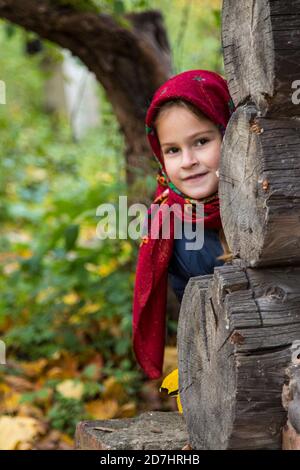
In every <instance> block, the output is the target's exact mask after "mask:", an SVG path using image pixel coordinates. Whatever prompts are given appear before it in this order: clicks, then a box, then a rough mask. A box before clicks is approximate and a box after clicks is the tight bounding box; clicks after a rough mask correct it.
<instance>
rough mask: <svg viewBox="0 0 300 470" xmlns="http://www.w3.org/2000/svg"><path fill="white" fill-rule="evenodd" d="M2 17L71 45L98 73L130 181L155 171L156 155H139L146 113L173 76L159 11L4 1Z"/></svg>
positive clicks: (144, 150)
mask: <svg viewBox="0 0 300 470" xmlns="http://www.w3.org/2000/svg"><path fill="white" fill-rule="evenodd" d="M139 3H141V4H143V5H147V2H145V1H144V2H141V1H140V2H139ZM108 5H109V6H110V8H112V7H113V9H112V13H111V14H108V13H107V11H109V9H108ZM0 17H2V18H5V19H7V20H9V21H11V22H12V23H16V24H18V25H20V26H22V27H24V28H25V29H27V30H30V31H33V32H35V33H37V34H38V35H39V36H40V37H41V38H45V39H48V40H50V41H53V42H55V43H57V44H58V45H60V46H61V47H64V48H67V49H69V50H70V51H71V52H72V53H73V54H74V55H76V56H78V57H79V58H80V59H81V60H82V62H83V63H85V64H86V65H87V67H88V68H89V69H90V70H91V71H93V72H94V73H95V75H96V77H97V79H98V81H99V82H100V83H101V85H102V86H103V88H104V89H105V91H106V94H107V97H108V99H109V101H110V102H111V104H112V107H113V110H114V112H115V114H116V117H117V119H118V122H119V125H120V131H121V132H122V133H123V134H124V139H125V161H126V177H127V183H128V184H129V185H130V186H132V184H133V183H134V181H135V180H136V177H138V176H143V175H145V174H149V173H150V174H151V173H152V172H154V170H155V168H154V165H153V162H152V159H148V158H141V157H142V155H147V154H148V153H149V147H148V145H147V142H146V138H145V131H144V117H145V112H146V110H147V107H148V105H149V103H150V100H151V98H152V95H153V93H154V91H155V90H156V89H157V87H158V86H160V85H161V83H163V82H164V81H165V80H166V79H167V78H168V77H169V76H170V75H171V57H170V47H169V42H168V38H167V33H166V30H165V27H164V24H163V18H162V15H161V13H160V12H159V11H157V10H153V11H141V12H135V13H124V2H122V1H120V0H106V1H104V0H103V1H102V2H100V1H99V0H94V1H92V0H89V1H87V2H83V1H81V0H54V1H53V0H52V1H49V0H1V2H0Z"/></svg>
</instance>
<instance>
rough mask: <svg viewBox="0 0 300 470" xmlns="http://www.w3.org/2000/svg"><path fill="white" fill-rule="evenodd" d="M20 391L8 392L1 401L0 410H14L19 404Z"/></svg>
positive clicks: (6, 411)
mask: <svg viewBox="0 0 300 470" xmlns="http://www.w3.org/2000/svg"><path fill="white" fill-rule="evenodd" d="M21 396H22V395H21V393H17V392H13V391H12V392H11V393H8V394H7V395H6V396H5V397H4V399H3V400H2V402H1V407H0V409H1V412H3V413H13V412H14V411H16V410H17V409H18V407H19V404H20V399H21Z"/></svg>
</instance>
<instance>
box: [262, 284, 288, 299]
mask: <svg viewBox="0 0 300 470" xmlns="http://www.w3.org/2000/svg"><path fill="white" fill-rule="evenodd" d="M265 295H266V296H267V297H269V299H270V300H280V301H281V300H284V299H285V297H286V293H285V291H284V290H283V289H282V288H281V287H279V286H272V287H268V288H267V290H266V292H265Z"/></svg>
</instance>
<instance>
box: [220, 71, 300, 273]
mask: <svg viewBox="0 0 300 470" xmlns="http://www.w3.org/2000/svg"><path fill="white" fill-rule="evenodd" d="M299 76H300V75H299ZM299 149H300V120H295V119H293V120H292V119H265V118H262V117H259V111H258V110H257V108H256V107H255V106H254V105H251V104H248V105H244V106H241V107H239V108H238V109H237V110H236V111H235V112H234V113H233V115H232V116H231V120H230V122H229V124H228V126H227V129H226V134H225V137H224V140H223V145H222V157H221V165H220V184H219V193H220V201H221V218H222V224H223V227H224V232H225V236H226V239H227V241H228V244H229V246H230V249H231V250H232V252H233V254H234V255H235V256H238V257H240V258H242V259H244V260H245V261H246V262H247V263H249V265H250V266H251V267H258V266H271V265H286V264H289V265H290V264H298V265H299V264H300V152H299Z"/></svg>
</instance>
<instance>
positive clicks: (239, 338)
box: [229, 331, 245, 344]
mask: <svg viewBox="0 0 300 470" xmlns="http://www.w3.org/2000/svg"><path fill="white" fill-rule="evenodd" d="M244 341H245V338H244V336H243V335H241V333H239V332H238V331H234V332H233V333H232V335H231V336H230V338H229V342H230V343H231V344H243V342H244Z"/></svg>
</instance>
